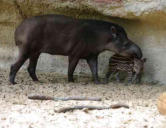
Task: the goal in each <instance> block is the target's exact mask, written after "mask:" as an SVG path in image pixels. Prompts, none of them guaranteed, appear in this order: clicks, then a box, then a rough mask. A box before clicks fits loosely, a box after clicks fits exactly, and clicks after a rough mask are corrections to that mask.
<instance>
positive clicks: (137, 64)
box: [133, 58, 146, 74]
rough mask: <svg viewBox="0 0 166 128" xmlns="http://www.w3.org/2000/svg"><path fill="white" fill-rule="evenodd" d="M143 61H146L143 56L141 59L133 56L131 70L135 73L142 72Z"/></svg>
mask: <svg viewBox="0 0 166 128" xmlns="http://www.w3.org/2000/svg"><path fill="white" fill-rule="evenodd" d="M145 62H146V58H143V59H137V58H134V67H133V70H134V72H135V73H136V74H140V73H141V72H143V69H144V63H145Z"/></svg>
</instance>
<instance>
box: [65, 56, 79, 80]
mask: <svg viewBox="0 0 166 128" xmlns="http://www.w3.org/2000/svg"><path fill="white" fill-rule="evenodd" d="M79 59H80V58H78V57H73V56H69V67H68V81H69V82H74V79H73V73H74V70H75V68H76V66H77V64H78V61H79Z"/></svg>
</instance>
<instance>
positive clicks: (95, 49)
mask: <svg viewBox="0 0 166 128" xmlns="http://www.w3.org/2000/svg"><path fill="white" fill-rule="evenodd" d="M15 43H16V45H17V46H18V48H19V56H18V60H17V61H16V62H15V63H14V64H13V65H12V66H11V69H10V75H9V80H10V82H11V83H12V84H16V83H15V76H16V73H17V72H18V70H19V69H20V67H21V66H22V65H23V64H24V62H25V61H26V60H27V59H29V66H28V72H29V75H30V76H31V78H32V79H33V80H34V81H38V78H37V76H36V73H35V70H36V65H37V60H38V58H39V55H40V54H41V53H49V54H51V55H64V56H68V57H69V66H68V81H69V82H73V81H74V79H73V72H74V70H75V67H76V65H77V63H78V61H79V60H80V59H86V60H87V63H88V64H89V67H90V69H91V72H92V75H93V78H94V81H95V83H100V82H99V79H98V68H97V65H98V61H97V58H98V55H99V53H101V52H102V51H104V50H110V51H113V52H115V53H117V54H120V55H122V56H134V57H136V58H141V57H142V52H141V49H140V48H139V47H138V46H137V45H136V44H134V43H132V42H131V41H130V40H129V39H128V37H127V34H126V32H125V30H124V29H123V28H122V27H121V26H119V25H117V24H113V23H110V22H105V21H100V20H90V19H74V18H71V17H67V16H63V15H43V16H35V17H32V18H28V19H26V20H24V21H23V22H22V23H21V24H20V25H19V26H18V27H17V28H16V31H15Z"/></svg>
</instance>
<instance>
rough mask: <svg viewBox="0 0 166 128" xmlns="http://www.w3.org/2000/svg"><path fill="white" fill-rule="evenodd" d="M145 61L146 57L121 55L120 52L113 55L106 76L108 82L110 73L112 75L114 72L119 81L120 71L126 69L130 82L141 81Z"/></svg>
mask: <svg viewBox="0 0 166 128" xmlns="http://www.w3.org/2000/svg"><path fill="white" fill-rule="evenodd" d="M145 62H146V58H143V59H137V58H129V57H124V56H120V55H118V54H115V55H113V56H112V57H110V59H109V69H108V72H107V74H106V78H105V79H106V82H108V79H109V77H110V75H111V76H112V75H114V74H115V78H116V80H117V82H120V80H119V72H120V71H125V72H127V73H128V83H132V82H135V83H139V82H140V79H141V75H142V72H143V68H144V63H145Z"/></svg>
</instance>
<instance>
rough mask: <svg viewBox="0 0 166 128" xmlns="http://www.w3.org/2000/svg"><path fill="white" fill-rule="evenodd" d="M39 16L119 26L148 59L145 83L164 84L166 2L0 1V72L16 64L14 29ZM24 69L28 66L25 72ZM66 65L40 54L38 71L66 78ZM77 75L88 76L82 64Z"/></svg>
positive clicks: (102, 63)
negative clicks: (51, 15)
mask: <svg viewBox="0 0 166 128" xmlns="http://www.w3.org/2000/svg"><path fill="white" fill-rule="evenodd" d="M42 14H64V15H68V16H72V17H76V18H91V19H100V20H107V21H112V22H115V23H117V24H120V25H122V26H123V27H124V28H125V30H126V32H127V34H128V36H129V38H130V39H131V40H133V41H134V42H135V43H137V44H138V45H139V46H140V47H141V49H142V50H143V54H144V57H146V58H147V63H146V65H145V76H144V81H148V82H155V81H159V82H160V83H164V84H165V83H166V79H165V74H166V59H165V58H166V43H165V41H166V36H165V35H166V18H165V17H166V1H165V0H0V68H3V69H8V70H9V67H10V65H11V64H12V63H13V62H14V61H15V60H16V56H17V52H18V50H17V48H16V46H15V43H14V30H15V28H16V26H18V24H19V23H20V22H21V21H22V20H23V19H25V18H28V17H31V16H35V15H42ZM111 54H112V53H111V52H105V53H102V54H101V55H100V57H99V69H100V70H99V72H100V75H103V74H104V73H105V71H106V69H107V68H106V67H107V64H108V57H109V56H110V55H111ZM26 65H27V62H26V64H25V65H24V69H25V67H26ZM67 65H68V59H67V57H63V56H51V55H48V54H42V55H41V56H40V59H39V62H38V65H37V70H38V71H39V70H40V71H43V72H54V71H55V72H57V73H63V74H67ZM76 73H77V74H89V73H90V71H89V67H88V66H87V64H86V62H85V61H84V60H81V61H80V62H79V65H78V66H77V69H76Z"/></svg>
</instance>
